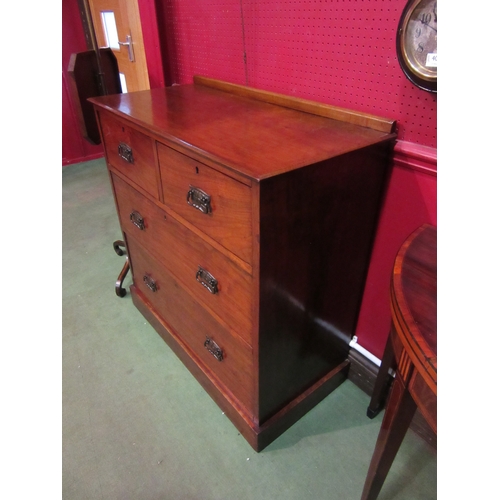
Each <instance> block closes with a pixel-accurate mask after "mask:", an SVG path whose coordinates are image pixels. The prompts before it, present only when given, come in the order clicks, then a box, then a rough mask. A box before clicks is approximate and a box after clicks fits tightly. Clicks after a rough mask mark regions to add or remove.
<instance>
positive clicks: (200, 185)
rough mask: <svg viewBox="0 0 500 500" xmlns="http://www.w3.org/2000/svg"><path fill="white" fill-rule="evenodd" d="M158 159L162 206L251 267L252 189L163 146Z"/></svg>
mask: <svg viewBox="0 0 500 500" xmlns="http://www.w3.org/2000/svg"><path fill="white" fill-rule="evenodd" d="M158 158H159V163H160V172H161V183H162V189H163V199H164V202H165V204H166V205H167V206H169V207H170V208H172V209H173V210H174V211H175V212H177V213H178V214H179V215H181V216H182V217H184V218H185V219H186V220H188V221H189V222H191V223H192V224H193V225H195V226H196V227H197V228H198V229H200V230H201V231H203V232H204V233H206V234H208V235H209V236H210V237H211V238H213V239H214V240H215V241H217V242H218V243H220V244H221V245H222V246H224V247H225V248H227V249H228V250H230V251H231V252H233V253H234V254H236V255H238V256H239V257H240V258H241V259H243V260H244V261H245V262H247V263H249V264H251V262H252V222H251V188H250V187H249V186H246V185H244V184H242V183H241V182H238V181H236V180H235V179H232V178H231V177H229V176H227V175H224V174H222V173H220V172H218V171H216V170H214V169H213V168H210V167H208V166H206V165H204V164H203V163H200V162H198V161H196V160H193V159H192V158H189V157H188V156H186V155H183V154H182V153H179V152H177V151H175V150H174V149H172V148H169V147H167V146H164V145H163V144H158Z"/></svg>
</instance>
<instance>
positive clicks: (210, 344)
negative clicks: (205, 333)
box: [203, 337, 224, 361]
mask: <svg viewBox="0 0 500 500" xmlns="http://www.w3.org/2000/svg"><path fill="white" fill-rule="evenodd" d="M203 345H204V346H205V349H206V350H207V351H208V352H209V353H210V354H211V355H212V356H213V357H214V358H215V359H217V361H222V360H223V358H224V355H223V353H222V349H221V348H220V347H219V346H218V345H217V344H216V343H215V342H214V341H213V340H212V339H211V338H210V337H207V338H206V340H205V343H204V344H203Z"/></svg>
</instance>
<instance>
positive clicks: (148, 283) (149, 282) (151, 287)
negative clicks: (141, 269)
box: [142, 274, 158, 292]
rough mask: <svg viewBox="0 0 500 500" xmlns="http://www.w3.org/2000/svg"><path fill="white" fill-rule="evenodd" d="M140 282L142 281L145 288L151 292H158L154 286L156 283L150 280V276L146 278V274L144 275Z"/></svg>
mask: <svg viewBox="0 0 500 500" xmlns="http://www.w3.org/2000/svg"><path fill="white" fill-rule="evenodd" d="M142 280H143V281H144V283H146V286H147V287H148V288H149V289H150V290H151V291H152V292H156V290H158V287H157V286H156V281H155V280H154V279H153V278H151V276H148V275H147V274H145V275H144V277H143V278H142Z"/></svg>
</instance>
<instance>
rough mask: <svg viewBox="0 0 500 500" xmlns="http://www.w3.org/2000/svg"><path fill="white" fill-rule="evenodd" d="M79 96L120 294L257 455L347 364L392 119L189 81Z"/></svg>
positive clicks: (221, 84)
mask: <svg viewBox="0 0 500 500" xmlns="http://www.w3.org/2000/svg"><path fill="white" fill-rule="evenodd" d="M91 101H92V102H93V104H94V106H95V110H96V114H97V118H98V123H99V126H100V131H101V136H102V141H103V144H104V148H105V154H106V160H107V165H108V168H109V173H110V178H111V183H112V187H113V192H114V196H115V201H116V207H117V210H118V215H119V219H120V225H121V229H122V232H123V237H124V241H125V243H126V246H127V252H128V256H129V261H130V266H131V270H132V278H133V284H132V285H131V287H130V290H131V294H132V298H133V301H134V304H135V305H136V307H138V309H139V310H140V311H141V312H142V314H143V315H144V316H145V317H146V318H147V319H148V320H149V321H150V323H151V324H152V325H153V326H154V328H155V329H156V330H157V331H158V333H159V334H160V335H161V336H162V337H163V339H164V340H165V341H166V342H167V344H168V345H169V346H170V347H171V348H172V349H173V350H174V352H175V353H176V354H177V355H178V356H179V357H180V359H181V360H182V361H183V362H184V364H185V365H186V366H187V367H188V369H189V370H190V371H191V372H192V374H193V375H194V376H195V377H196V379H197V380H198V381H199V382H200V383H201V384H202V385H203V387H204V388H205V390H206V391H207V392H208V393H209V394H210V395H211V396H212V398H213V399H214V400H215V401H216V402H217V403H218V404H219V406H220V407H221V408H222V409H223V410H224V412H225V413H226V414H227V416H228V417H229V418H230V419H231V421H232V422H233V423H234V425H235V426H236V427H237V428H238V430H239V431H240V432H241V434H242V435H243V436H244V437H245V438H246V439H247V441H248V442H249V443H250V444H251V446H252V447H253V448H254V449H255V450H257V451H259V450H261V449H263V448H264V447H265V446H267V445H268V444H269V443H270V442H271V441H272V440H274V439H275V438H276V437H277V436H279V435H280V434H281V433H282V432H283V431H284V430H286V429H287V428H288V427H289V426H290V425H292V424H293V423H294V422H295V421H297V419H299V418H300V417H301V416H302V415H304V414H305V413H306V412H307V411H308V410H309V409H310V408H312V407H313V406H314V405H315V404H317V403H318V402H319V401H320V400H321V399H323V398H324V397H325V396H326V395H327V394H329V393H330V392H331V391H332V390H333V389H335V387H337V386H338V385H339V384H340V383H341V382H342V381H343V380H344V379H345V377H346V375H347V370H348V367H349V363H348V361H347V354H348V349H349V346H348V344H349V342H350V340H351V337H352V335H353V334H354V329H355V325H356V320H357V316H358V312H359V307H360V302H361V298H362V294H363V288H364V283H365V278H366V272H367V267H368V263H369V259H370V252H371V246H372V240H373V237H374V233H375V229H376V223H377V218H378V212H379V207H380V203H381V199H382V196H383V190H384V185H385V179H386V175H387V170H388V165H389V158H390V154H391V149H392V146H393V142H394V139H395V134H394V133H393V130H394V125H395V123H394V122H393V121H391V120H386V119H382V118H378V117H375V116H371V115H366V114H362V113H356V112H352V111H348V110H343V109H339V108H335V107H332V106H327V105H322V104H318V103H313V102H311V101H305V100H300V99H295V98H291V97H286V96H282V95H279V94H273V93H269V92H263V91H259V90H256V89H251V88H248V87H243V86H238V85H233V84H227V83H225V82H220V81H217V80H210V79H207V78H203V77H195V82H194V84H192V85H180V86H173V87H169V88H164V89H154V90H148V91H142V92H134V93H129V94H119V95H111V96H105V97H99V98H93V99H91Z"/></svg>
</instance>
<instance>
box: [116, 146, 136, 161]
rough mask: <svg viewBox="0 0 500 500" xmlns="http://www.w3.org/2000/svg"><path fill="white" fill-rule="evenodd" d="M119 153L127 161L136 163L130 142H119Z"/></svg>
mask: <svg viewBox="0 0 500 500" xmlns="http://www.w3.org/2000/svg"><path fill="white" fill-rule="evenodd" d="M118 155H119V156H120V157H121V158H123V159H124V160H125V161H126V162H127V163H134V156H133V155H132V148H131V147H130V146H129V145H128V144H125V143H124V142H120V144H118Z"/></svg>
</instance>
